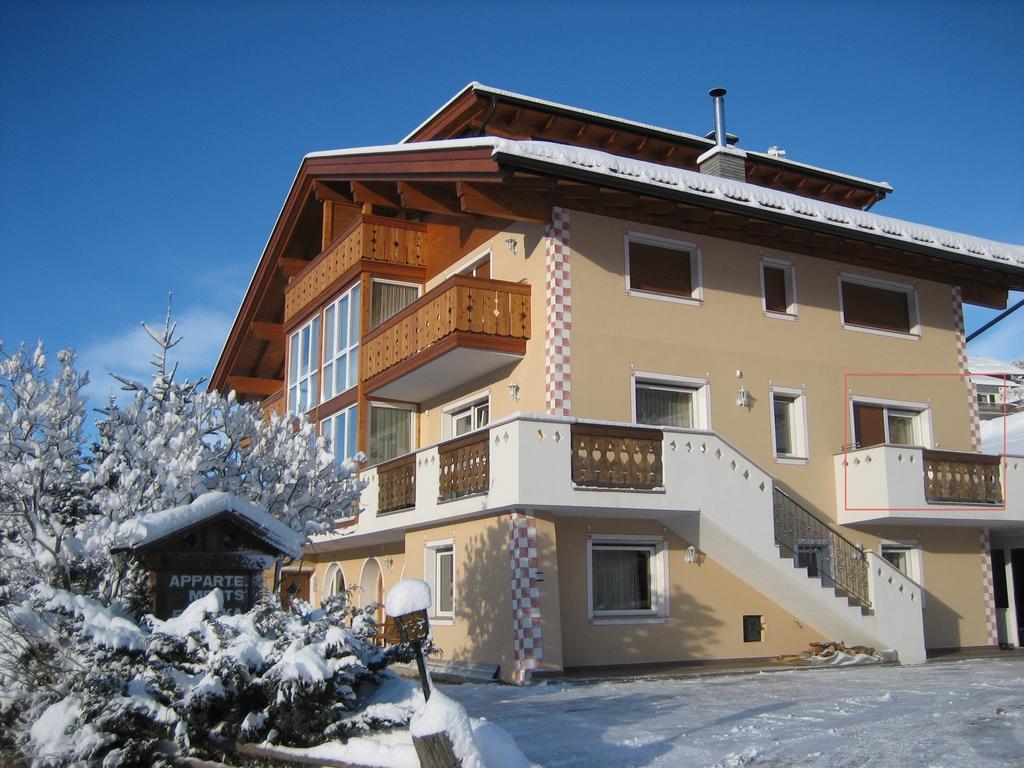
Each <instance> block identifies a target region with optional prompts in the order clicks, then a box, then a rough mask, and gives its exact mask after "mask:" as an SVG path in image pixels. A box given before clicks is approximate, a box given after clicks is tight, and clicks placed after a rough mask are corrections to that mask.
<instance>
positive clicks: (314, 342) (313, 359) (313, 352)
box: [309, 317, 320, 370]
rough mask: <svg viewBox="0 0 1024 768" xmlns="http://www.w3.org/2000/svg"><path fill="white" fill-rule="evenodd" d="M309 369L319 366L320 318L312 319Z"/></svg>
mask: <svg viewBox="0 0 1024 768" xmlns="http://www.w3.org/2000/svg"><path fill="white" fill-rule="evenodd" d="M309 343H310V350H309V359H310V366H309V369H310V370H313V369H314V368H316V367H317V366H318V365H320V318H319V317H314V318H313V332H312V334H311V336H310V340H309Z"/></svg>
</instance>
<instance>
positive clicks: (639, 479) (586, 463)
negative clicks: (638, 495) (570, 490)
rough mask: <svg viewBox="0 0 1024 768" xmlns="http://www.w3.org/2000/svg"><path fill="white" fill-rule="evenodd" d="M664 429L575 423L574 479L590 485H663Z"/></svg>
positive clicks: (639, 486)
mask: <svg viewBox="0 0 1024 768" xmlns="http://www.w3.org/2000/svg"><path fill="white" fill-rule="evenodd" d="M661 443H662V432H661V430H660V429H644V428H641V427H615V426H607V425H592V424H573V425H572V481H573V483H574V484H575V485H577V486H581V487H587V488H635V489H638V490H651V489H654V488H661V487H662V486H663V485H664V483H665V480H664V474H663V471H662V462H661Z"/></svg>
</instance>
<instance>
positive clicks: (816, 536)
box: [773, 486, 871, 608]
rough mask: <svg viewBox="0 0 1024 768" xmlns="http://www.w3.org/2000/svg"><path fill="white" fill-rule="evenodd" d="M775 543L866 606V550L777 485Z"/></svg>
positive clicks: (829, 583)
mask: <svg viewBox="0 0 1024 768" xmlns="http://www.w3.org/2000/svg"><path fill="white" fill-rule="evenodd" d="M773 501H774V504H773V511H774V518H775V543H776V544H778V545H779V547H780V549H782V550H785V551H786V552H788V553H789V554H790V555H792V557H793V561H794V562H795V563H796V565H797V566H800V567H806V568H807V570H808V574H809V575H810V576H820V577H821V581H822V584H823V585H825V586H830V587H837V588H839V589H840V590H842V591H843V592H845V593H846V594H847V595H848V596H849V597H851V598H853V599H854V600H855V601H857V602H858V603H860V604H861V605H862V606H864V607H867V608H869V607H871V600H870V598H869V597H868V564H867V557H866V556H865V555H864V549H863V548H862V547H860V546H858V545H857V544H854V543H853V542H852V541H850V540H849V539H847V538H845V537H843V536H842V535H841V534H839V533H838V532H837V531H835V530H834V529H833V528H832V527H831V526H830V525H829V524H828V523H826V522H825V521H824V520H822V519H820V518H819V517H817V516H815V515H814V514H812V513H811V512H810V511H809V510H808V509H807V508H806V507H804V506H803V505H802V504H800V503H799V502H798V501H796V499H794V498H793V497H792V496H790V495H789V494H788V493H786V492H785V491H783V490H782V489H781V488H778V487H777V486H776V487H775V489H774V499H773Z"/></svg>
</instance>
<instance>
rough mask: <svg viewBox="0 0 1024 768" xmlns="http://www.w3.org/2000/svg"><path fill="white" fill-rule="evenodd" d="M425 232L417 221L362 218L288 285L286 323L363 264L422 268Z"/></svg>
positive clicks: (285, 308) (285, 295) (285, 303)
mask: <svg viewBox="0 0 1024 768" xmlns="http://www.w3.org/2000/svg"><path fill="white" fill-rule="evenodd" d="M424 232H426V226H425V225H423V224H418V223H416V222H411V221H400V220H398V219H387V218H382V217H379V216H366V215H363V216H360V217H359V218H357V219H356V220H355V221H354V222H352V224H351V225H350V226H349V227H348V228H347V229H346V230H345V231H344V232H342V233H341V234H340V235H338V237H336V238H335V239H334V241H333V242H332V243H331V244H330V245H328V246H327V248H325V249H324V250H323V251H322V252H321V253H320V254H319V255H318V256H317V257H316V258H315V259H313V260H312V261H311V262H310V263H309V266H308V267H306V268H305V269H303V271H302V272H300V273H299V274H298V275H296V276H295V279H293V280H292V281H291V282H290V283H289V284H288V287H287V288H286V289H285V294H284V322H285V324H287V323H288V322H289V321H290V320H292V319H293V318H294V317H296V316H297V315H298V314H300V313H301V312H302V310H303V309H305V308H306V307H308V306H309V305H310V304H312V303H313V302H314V301H316V299H317V298H318V297H320V296H321V294H323V293H324V292H325V291H327V290H328V289H330V288H331V287H332V286H334V285H335V283H336V282H337V281H338V280H339V279H340V278H342V277H343V276H344V275H345V273H346V272H348V271H349V270H350V269H352V267H354V266H355V265H356V264H357V263H359V262H360V261H373V262H379V263H384V264H399V265H403V266H408V267H422V266H423V234H424ZM337 287H339V288H340V287H341V286H337Z"/></svg>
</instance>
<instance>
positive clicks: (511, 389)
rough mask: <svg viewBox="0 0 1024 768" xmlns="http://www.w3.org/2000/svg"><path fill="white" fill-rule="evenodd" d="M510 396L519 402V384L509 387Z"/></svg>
mask: <svg viewBox="0 0 1024 768" xmlns="http://www.w3.org/2000/svg"><path fill="white" fill-rule="evenodd" d="M508 396H509V397H511V398H512V399H513V400H515V401H516V402H519V385H518V384H509V385H508Z"/></svg>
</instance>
